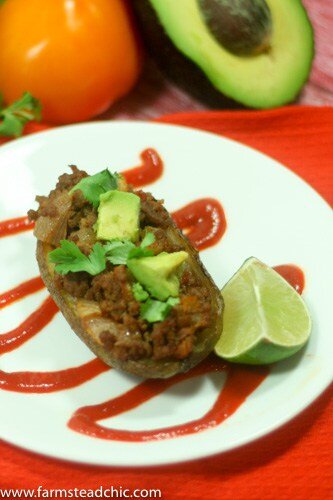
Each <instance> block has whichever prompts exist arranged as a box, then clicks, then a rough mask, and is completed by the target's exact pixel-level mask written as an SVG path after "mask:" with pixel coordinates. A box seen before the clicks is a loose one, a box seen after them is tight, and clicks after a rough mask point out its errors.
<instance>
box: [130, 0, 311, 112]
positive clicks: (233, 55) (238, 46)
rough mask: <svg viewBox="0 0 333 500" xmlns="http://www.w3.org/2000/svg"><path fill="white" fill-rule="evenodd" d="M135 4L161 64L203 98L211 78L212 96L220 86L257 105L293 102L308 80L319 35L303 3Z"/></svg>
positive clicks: (210, 0)
mask: <svg viewBox="0 0 333 500" xmlns="http://www.w3.org/2000/svg"><path fill="white" fill-rule="evenodd" d="M134 5H135V8H136V11H137V14H138V18H139V20H141V25H142V31H143V34H144V37H145V40H146V42H147V47H148V48H150V50H151V51H152V52H153V54H154V55H155V57H156V58H157V61H160V62H161V67H162V68H163V69H164V70H165V71H166V72H168V73H169V74H171V75H172V76H174V77H175V79H176V80H177V81H179V82H182V83H183V85H184V86H186V85H187V87H188V89H189V90H190V91H191V88H192V87H193V86H196V84H197V83H198V87H200V86H201V87H202V92H201V94H202V95H203V99H205V95H204V94H207V92H206V90H207V88H206V86H204V84H205V79H204V78H202V79H200V78H199V76H200V75H201V76H203V74H204V75H205V76H206V78H207V79H208V81H210V83H211V84H212V87H211V93H212V94H213V93H214V88H213V87H215V89H217V90H218V91H219V92H220V95H222V94H223V96H227V97H228V98H231V99H233V100H234V101H238V102H240V103H242V104H244V105H246V106H249V107H253V108H272V107H276V106H280V105H282V104H285V103H289V102H291V101H293V100H294V99H295V98H296V97H297V95H298V94H299V92H300V90H301V88H302V86H303V85H304V83H305V82H306V80H307V78H308V75H309V72H310V69H311V65H312V60H313V55H314V38H313V30H312V26H311V23H310V21H309V18H308V16H307V13H306V10H305V8H304V6H303V4H302V2H301V0H266V1H264V0H237V1H236V0H179V1H175V0H135V1H134ZM185 20H186V21H185ZM165 34H166V35H167V37H166V38H163V44H162V42H161V44H159V45H158V50H155V47H156V45H157V44H158V40H159V39H160V38H161V37H163V36H165ZM170 41H171V43H170ZM168 44H169V45H168ZM172 45H173V47H172ZM163 47H165V51H166V53H165V54H164V52H163V51H164V48H163ZM172 51H173V52H172ZM184 56H185V57H184ZM181 57H182V59H183V64H182V63H181ZM176 66H177V68H176ZM198 69H199V70H201V72H202V73H201V72H200V71H198ZM186 82H187V84H186ZM202 82H203V83H202ZM206 82H207V80H206ZM204 90H205V92H204ZM196 93H197V94H200V88H198V90H197V91H196Z"/></svg>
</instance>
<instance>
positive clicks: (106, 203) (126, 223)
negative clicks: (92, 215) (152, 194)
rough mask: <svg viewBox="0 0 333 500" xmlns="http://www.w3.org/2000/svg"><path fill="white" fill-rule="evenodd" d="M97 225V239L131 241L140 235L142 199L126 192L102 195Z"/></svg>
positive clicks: (114, 191) (109, 192) (115, 191)
mask: <svg viewBox="0 0 333 500" xmlns="http://www.w3.org/2000/svg"><path fill="white" fill-rule="evenodd" d="M99 199H100V204H99V207H98V218H97V223H96V231H97V239H99V240H112V239H116V238H118V239H129V240H131V241H136V240H137V238H138V235H139V213H140V198H139V197H138V196H136V195H135V194H133V193H127V192H125V191H117V190H113V191H108V192H107V193H104V194H101V195H100V198H99Z"/></svg>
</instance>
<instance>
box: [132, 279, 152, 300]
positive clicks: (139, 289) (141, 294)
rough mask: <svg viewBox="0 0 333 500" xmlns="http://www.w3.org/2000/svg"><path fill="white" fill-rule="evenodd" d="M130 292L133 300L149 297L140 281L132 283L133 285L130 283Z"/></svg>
mask: <svg viewBox="0 0 333 500" xmlns="http://www.w3.org/2000/svg"><path fill="white" fill-rule="evenodd" d="M132 292H133V295H134V298H135V300H137V301H138V302H144V301H145V300H147V299H148V297H149V293H148V292H146V290H145V289H144V288H143V286H142V285H141V284H140V283H134V285H132Z"/></svg>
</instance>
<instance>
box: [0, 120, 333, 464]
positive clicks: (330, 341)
mask: <svg viewBox="0 0 333 500" xmlns="http://www.w3.org/2000/svg"><path fill="white" fill-rule="evenodd" d="M147 146H151V147H154V148H156V149H157V151H158V152H159V153H160V154H161V156H162V158H163V159H164V161H165V173H164V175H163V177H162V178H161V179H160V180H159V181H158V182H156V183H155V184H153V185H152V186H151V188H150V187H149V188H147V189H151V190H152V191H153V193H154V195H155V196H156V197H158V198H159V197H160V198H164V199H165V200H166V206H167V208H168V209H169V210H174V209H176V208H178V207H181V206H183V205H184V204H186V203H188V202H189V201H192V200H194V199H196V198H202V197H207V196H209V197H214V198H217V199H218V200H220V201H221V203H222V205H223V207H224V209H225V213H226V217H227V221H228V228H227V232H226V234H225V235H224V237H223V239H222V240H221V241H220V243H219V244H217V245H216V246H214V247H213V248H210V249H208V250H205V251H204V252H202V259H203V261H204V264H205V265H206V266H207V268H208V270H209V272H210V273H211V274H212V276H213V278H214V279H215V281H216V283H217V284H218V285H219V286H222V285H223V284H224V283H225V282H226V281H227V280H228V279H229V278H230V277H231V275H232V274H233V273H234V272H235V271H236V270H237V269H238V267H239V266H240V265H241V264H242V262H243V261H244V260H245V259H246V258H247V257H249V256H252V255H254V256H256V257H258V258H259V259H261V260H263V261H264V262H266V263H268V264H270V265H277V264H283V263H295V264H297V265H299V266H300V267H301V268H302V269H303V270H304V272H305V275H306V288H305V292H304V298H305V300H306V302H307V304H308V306H309V308H310V311H311V315H312V318H313V325H314V326H313V332H312V336H311V340H310V342H309V344H308V345H307V347H306V349H305V350H304V351H303V352H302V353H301V354H299V355H297V356H295V357H293V358H291V359H289V360H287V361H285V362H282V363H279V364H277V365H276V366H275V367H274V368H273V369H272V372H271V374H270V375H269V377H268V378H267V379H265V381H264V382H263V383H262V384H261V385H260V386H259V388H258V389H257V390H256V391H255V392H254V393H252V395H251V396H250V397H249V398H248V399H247V401H246V402H245V403H244V404H243V405H242V406H241V407H240V408H239V409H238V411H236V413H234V414H233V415H232V416H231V417H230V418H229V419H228V420H226V421H225V422H224V423H222V424H221V425H219V426H217V427H215V428H213V429H210V430H206V431H203V432H200V433H197V434H192V435H188V436H184V437H178V438H174V439H167V440H163V441H152V442H144V443H129V442H120V441H106V440H100V439H94V438H91V437H88V436H84V435H82V434H79V433H76V432H73V431H71V430H69V429H68V428H67V427H66V423H67V421H68V420H69V418H70V416H71V415H72V414H73V412H74V411H75V410H76V409H77V408H78V407H80V406H84V405H90V404H97V403H100V402H103V401H106V400H108V399H110V398H111V397H114V396H115V395H118V394H121V393H123V392H124V391H126V390H128V389H130V388H132V387H134V386H135V385H136V384H137V383H138V382H139V380H138V379H136V378H135V377H131V376H128V375H125V374H123V373H120V372H117V371H110V372H107V373H104V374H102V375H100V376H99V377H97V378H95V379H93V380H91V381H89V382H87V383H85V384H83V385H81V386H80V387H77V388H73V389H70V390H65V391H62V392H55V393H51V394H20V393H16V392H8V391H0V408H1V411H0V437H1V438H3V439H4V440H6V441H8V442H10V443H13V444H15V445H18V446H21V447H23V448H26V449H29V450H31V451H35V452H38V453H42V454H45V455H48V456H52V457H57V458H61V459H66V460H73V461H77V462H84V463H90V464H101V465H133V466H135V465H137V466H140V465H157V464H165V463H171V462H179V461H182V460H189V459H194V458H199V457H204V456H207V455H211V454H213V453H218V452H222V451H226V450H230V449H232V448H235V447H237V446H239V445H242V444H245V443H248V442H249V441H252V440H254V439H256V438H258V437H259V436H262V435H264V434H266V433H268V432H270V431H272V430H273V429H276V428H277V427H279V426H280V425H282V424H283V423H285V422H286V421H288V420H290V419H291V418H292V417H294V416H295V415H296V414H298V413H299V412H300V411H302V410H303V409H304V408H305V407H306V406H307V405H309V404H310V403H311V402H312V401H313V400H314V399H315V398H316V397H317V396H318V395H319V394H320V393H321V392H322V391H323V390H324V389H325V387H327V385H328V384H329V383H330V381H331V380H332V375H333V372H332V370H333V363H332V351H333V336H332V327H333V325H332V319H331V318H332V311H331V308H332V306H331V304H330V298H331V291H332V280H331V279H330V277H331V278H332V275H331V276H329V275H330V273H331V270H332V259H331V257H332V256H331V251H332V220H331V211H330V208H329V206H328V205H327V204H326V203H325V202H324V201H323V200H322V198H320V197H319V196H318V194H317V193H316V192H315V191H314V190H313V189H312V188H311V187H309V186H308V185H307V184H306V183H305V182H303V181H302V180H301V179H299V178H298V177H297V176H296V175H294V174H293V173H292V172H290V171H289V170H287V169H286V168H284V167H283V166H281V165H280V164H278V163H277V162H276V161H274V160H272V159H270V158H268V157H267V156H264V155H262V154H261V153H258V152H257V151H254V150H252V149H250V148H247V147H245V146H243V145H241V144H238V143H236V142H233V141H230V140H228V139H223V138H221V137H218V136H215V135H212V134H208V133H203V132H199V131H195V130H191V129H189V128H182V127H175V126H169V125H160V124H148V123H140V122H123V123H122V122H116V123H112V122H107V123H90V124H82V125H75V126H69V127H62V128H57V129H54V130H51V131H48V132H44V133H41V134H37V135H34V136H30V137H27V138H23V139H20V140H18V141H15V142H12V143H10V144H8V145H6V146H2V147H1V149H0V193H1V196H0V220H3V219H8V218H11V217H15V216H20V215H24V214H25V213H26V211H27V210H28V208H30V207H31V206H33V205H34V197H35V195H36V193H38V194H43V193H48V192H49V190H50V189H51V188H52V187H53V186H54V184H55V181H56V178H57V177H58V175H60V174H61V173H63V172H64V170H66V168H67V165H69V164H77V165H79V167H81V168H83V169H87V170H88V172H90V173H94V172H97V171H99V170H101V169H103V168H105V167H110V168H111V169H113V170H119V171H120V170H123V169H126V168H130V167H131V166H134V165H136V164H137V163H138V156H139V153H140V152H141V151H142V150H143V149H144V148H146V147H147ZM0 242H1V245H0V259H1V270H0V275H1V281H0V282H1V290H0V292H2V291H5V290H7V289H9V288H12V287H13V286H15V285H17V284H18V283H20V282H21V281H22V280H24V279H28V278H31V277H34V276H36V275H37V274H38V269H37V264H36V261H35V257H34V249H35V241H34V238H33V236H32V234H31V232H26V233H21V234H20V235H16V236H11V237H7V238H3V239H1V240H0ZM45 296H46V292H45V291H41V292H39V293H37V294H35V295H32V296H30V297H28V298H26V299H24V300H22V301H20V302H17V303H15V304H13V305H11V306H9V307H7V308H5V309H3V310H2V311H1V313H0V331H1V332H5V331H8V330H10V329H11V328H14V327H15V326H16V325H18V324H19V323H20V322H21V321H22V320H23V319H24V318H25V317H26V315H27V314H28V313H30V312H32V311H33V310H34V308H36V307H37V306H38V305H39V304H40V303H41V300H42V297H45ZM89 359H92V354H91V353H90V351H89V350H88V349H87V348H86V347H85V345H84V344H83V343H81V342H80V341H79V340H78V339H77V337H76V336H75V335H74V333H72V332H71V329H70V327H69V326H68V324H67V323H66V322H65V320H64V319H63V318H62V316H61V315H60V314H58V315H56V317H55V318H54V320H53V321H52V323H51V324H50V325H49V326H47V327H46V328H45V329H44V330H43V331H42V332H41V333H40V334H38V335H37V336H35V337H34V338H33V339H31V340H30V341H28V342H26V343H25V344H24V345H22V346H21V347H20V348H19V349H17V350H15V351H13V352H10V353H7V354H5V355H3V356H2V357H1V359H0V368H1V369H2V370H4V371H22V370H30V371H38V370H39V371H51V370H60V369H64V368H68V367H70V366H74V365H79V364H80V363H82V362H85V361H88V360H89ZM222 381H223V376H221V375H214V376H212V375H206V376H204V377H201V378H199V379H194V380H192V381H187V382H183V383H182V384H180V385H179V386H178V387H174V388H172V389H170V390H168V391H166V392H165V393H163V394H161V395H160V396H158V397H156V398H154V399H152V400H150V401H149V402H147V403H146V404H144V405H142V406H140V407H139V408H137V409H134V410H132V411H130V412H128V413H124V414H122V415H120V416H117V417H114V418H113V419H112V420H111V419H109V420H106V421H104V422H103V423H104V424H105V425H107V426H112V427H114V428H117V429H135V430H138V429H154V428H161V427H167V426H171V425H175V424H179V423H184V422H186V421H190V420H193V419H195V418H199V417H200V416H202V415H203V414H204V413H205V412H206V411H207V410H208V409H209V408H210V407H211V406H212V404H213V402H214V400H215V398H216V397H217V393H218V391H219V388H220V386H221V383H222Z"/></svg>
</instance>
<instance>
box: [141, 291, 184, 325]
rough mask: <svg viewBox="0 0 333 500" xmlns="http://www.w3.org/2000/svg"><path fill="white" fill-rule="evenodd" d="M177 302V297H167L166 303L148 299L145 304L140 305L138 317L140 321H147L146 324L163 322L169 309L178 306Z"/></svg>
mask: <svg viewBox="0 0 333 500" xmlns="http://www.w3.org/2000/svg"><path fill="white" fill-rule="evenodd" d="M179 302H180V301H179V298H177V297H169V298H168V300H167V301H166V302H162V301H161V300H155V299H148V300H147V301H146V302H144V303H143V304H141V308H140V316H141V318H142V319H145V320H146V321H148V323H156V322H157V321H163V320H165V318H166V317H167V316H168V315H169V313H170V311H171V309H172V308H173V307H174V306H175V305H177V304H179Z"/></svg>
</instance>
